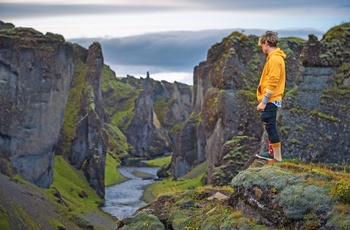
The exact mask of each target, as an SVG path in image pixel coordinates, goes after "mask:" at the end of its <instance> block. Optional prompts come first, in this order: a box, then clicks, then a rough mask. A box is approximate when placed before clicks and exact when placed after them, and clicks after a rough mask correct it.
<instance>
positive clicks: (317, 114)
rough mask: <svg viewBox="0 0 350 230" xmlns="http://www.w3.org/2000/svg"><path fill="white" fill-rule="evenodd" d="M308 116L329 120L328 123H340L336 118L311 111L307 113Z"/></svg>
mask: <svg viewBox="0 0 350 230" xmlns="http://www.w3.org/2000/svg"><path fill="white" fill-rule="evenodd" d="M309 115H316V116H318V117H319V118H323V119H327V120H329V121H335V122H341V120H340V119H338V118H336V117H334V116H332V115H327V114H324V113H321V112H319V111H317V110H312V111H310V112H309Z"/></svg>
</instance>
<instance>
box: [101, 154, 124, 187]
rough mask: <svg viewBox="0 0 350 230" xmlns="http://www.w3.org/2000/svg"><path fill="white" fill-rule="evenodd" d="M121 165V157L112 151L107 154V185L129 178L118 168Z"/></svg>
mask: <svg viewBox="0 0 350 230" xmlns="http://www.w3.org/2000/svg"><path fill="white" fill-rule="evenodd" d="M119 165H120V162H119V159H118V158H117V157H115V156H114V155H113V154H111V153H107V154H106V166H105V186H106V187H108V186H112V185H114V184H118V183H122V182H124V181H126V180H127V178H125V177H124V176H123V175H121V174H120V173H119V171H118V170H117V168H118V166H119Z"/></svg>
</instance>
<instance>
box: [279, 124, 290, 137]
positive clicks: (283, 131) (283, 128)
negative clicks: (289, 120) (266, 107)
mask: <svg viewBox="0 0 350 230" xmlns="http://www.w3.org/2000/svg"><path fill="white" fill-rule="evenodd" d="M289 130H290V127H288V126H281V128H280V129H279V131H280V132H281V134H282V135H284V136H288V134H289Z"/></svg>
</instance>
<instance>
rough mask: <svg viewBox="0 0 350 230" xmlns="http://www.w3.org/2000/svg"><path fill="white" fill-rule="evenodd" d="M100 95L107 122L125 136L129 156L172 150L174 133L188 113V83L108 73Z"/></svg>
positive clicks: (189, 93)
mask: <svg viewBox="0 0 350 230" xmlns="http://www.w3.org/2000/svg"><path fill="white" fill-rule="evenodd" d="M103 95H104V100H105V104H106V111H107V114H108V117H109V119H110V121H111V124H114V125H115V126H117V127H118V129H120V130H121V132H122V133H123V134H124V135H125V137H126V138H127V142H128V144H129V147H128V154H130V155H131V156H136V157H143V158H154V157H157V156H163V155H164V154H166V153H170V152H172V139H173V138H174V133H176V131H177V130H178V128H177V127H178V126H179V124H181V123H182V122H184V121H185V120H186V119H188V117H189V114H190V113H191V103H192V99H191V96H192V91H191V89H190V87H189V86H187V85H184V84H181V83H168V82H166V81H161V82H159V81H155V80H153V79H151V78H150V77H149V75H148V76H147V77H146V78H145V79H143V78H141V79H136V78H135V77H133V76H128V77H126V78H116V76H115V74H112V75H110V76H109V77H108V78H106V80H105V87H104V91H103Z"/></svg>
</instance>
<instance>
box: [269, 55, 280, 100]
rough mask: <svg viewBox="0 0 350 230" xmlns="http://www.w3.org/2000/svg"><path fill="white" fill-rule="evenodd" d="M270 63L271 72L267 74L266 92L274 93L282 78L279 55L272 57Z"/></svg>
mask: <svg viewBox="0 0 350 230" xmlns="http://www.w3.org/2000/svg"><path fill="white" fill-rule="evenodd" d="M268 65H269V72H268V74H267V87H266V92H267V93H270V94H273V93H274V92H275V90H276V87H277V85H278V83H279V80H280V76H281V68H282V66H281V62H280V60H279V58H278V57H272V58H271V59H270V60H269V63H268Z"/></svg>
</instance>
